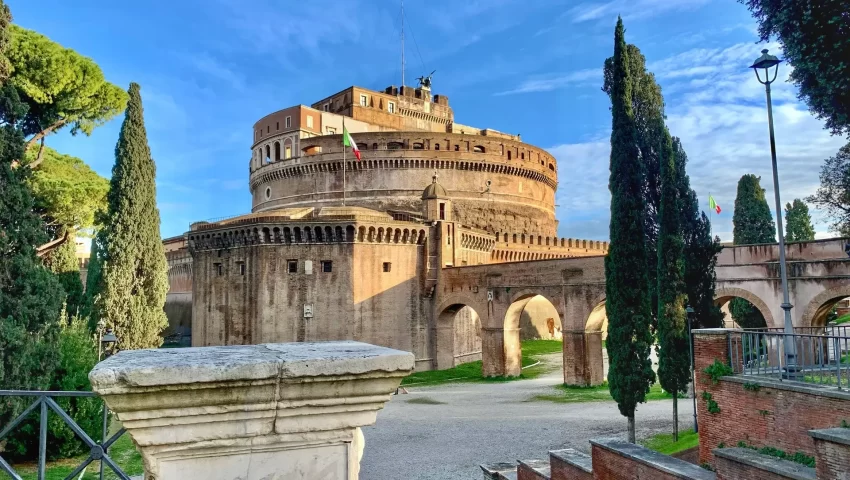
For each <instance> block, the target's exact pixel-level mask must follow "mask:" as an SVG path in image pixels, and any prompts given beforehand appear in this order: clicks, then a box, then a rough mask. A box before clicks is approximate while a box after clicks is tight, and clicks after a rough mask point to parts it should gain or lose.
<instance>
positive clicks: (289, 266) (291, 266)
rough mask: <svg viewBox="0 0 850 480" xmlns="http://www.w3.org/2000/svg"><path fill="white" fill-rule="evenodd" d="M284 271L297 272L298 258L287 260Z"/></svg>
mask: <svg viewBox="0 0 850 480" xmlns="http://www.w3.org/2000/svg"><path fill="white" fill-rule="evenodd" d="M286 271H287V272H289V273H298V260H287V261H286Z"/></svg>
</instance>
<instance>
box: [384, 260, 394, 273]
mask: <svg viewBox="0 0 850 480" xmlns="http://www.w3.org/2000/svg"><path fill="white" fill-rule="evenodd" d="M392 268H393V264H392V263H390V262H384V272H389V271H390V270H392Z"/></svg>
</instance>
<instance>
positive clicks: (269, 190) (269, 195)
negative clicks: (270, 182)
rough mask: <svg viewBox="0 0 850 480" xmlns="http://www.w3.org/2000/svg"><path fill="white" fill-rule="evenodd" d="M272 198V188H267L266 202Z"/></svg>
mask: <svg viewBox="0 0 850 480" xmlns="http://www.w3.org/2000/svg"><path fill="white" fill-rule="evenodd" d="M270 198H272V187H266V200H268V199H270Z"/></svg>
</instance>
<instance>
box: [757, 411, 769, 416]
mask: <svg viewBox="0 0 850 480" xmlns="http://www.w3.org/2000/svg"><path fill="white" fill-rule="evenodd" d="M759 415H761V416H762V417H766V416H768V415H770V411H769V410H759Z"/></svg>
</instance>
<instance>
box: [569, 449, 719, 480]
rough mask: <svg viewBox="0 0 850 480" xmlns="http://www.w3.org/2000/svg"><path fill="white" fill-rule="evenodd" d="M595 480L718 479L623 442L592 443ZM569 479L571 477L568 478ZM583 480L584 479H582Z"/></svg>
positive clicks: (656, 453) (682, 461) (711, 473)
mask: <svg viewBox="0 0 850 480" xmlns="http://www.w3.org/2000/svg"><path fill="white" fill-rule="evenodd" d="M590 444H591V446H592V453H591V456H592V457H593V478H594V479H595V480H633V479H635V478H651V479H653V480H682V479H693V480H715V478H716V477H715V474H714V473H713V472H709V471H708V470H705V469H702V468H700V467H698V466H696V465H693V464H690V463H688V462H685V461H684V460H679V459H677V458H673V457H670V456H668V455H663V454H660V453H658V452H655V451H653V450H649V449H647V448H644V447H641V446H640V445H635V444H633V443H628V442H625V441H622V440H591V441H590ZM565 478H569V477H565ZM579 478H581V477H579Z"/></svg>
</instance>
